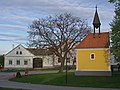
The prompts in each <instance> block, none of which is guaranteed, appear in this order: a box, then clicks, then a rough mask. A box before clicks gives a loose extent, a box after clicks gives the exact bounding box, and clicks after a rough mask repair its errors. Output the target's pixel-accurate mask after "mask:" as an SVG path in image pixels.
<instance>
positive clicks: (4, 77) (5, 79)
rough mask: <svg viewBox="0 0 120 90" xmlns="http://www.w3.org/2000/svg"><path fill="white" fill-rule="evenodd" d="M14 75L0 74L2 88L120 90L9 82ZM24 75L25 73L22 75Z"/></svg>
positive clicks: (34, 72) (33, 72)
mask: <svg viewBox="0 0 120 90" xmlns="http://www.w3.org/2000/svg"><path fill="white" fill-rule="evenodd" d="M57 72H58V71H52V72H51V71H41V72H40V71H39V72H38V71H32V72H30V74H39V73H40V74H42V73H57ZM13 74H14V73H5V72H0V87H7V88H15V89H28V90H120V89H109V88H83V87H67V86H51V85H38V84H30V83H19V82H12V81H8V79H9V78H12V77H13ZM22 74H23V73H22Z"/></svg>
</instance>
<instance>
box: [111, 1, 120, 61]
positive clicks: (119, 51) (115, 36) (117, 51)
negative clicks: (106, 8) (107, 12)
mask: <svg viewBox="0 0 120 90" xmlns="http://www.w3.org/2000/svg"><path fill="white" fill-rule="evenodd" d="M109 2H110V3H113V4H114V6H115V16H114V19H113V21H112V23H111V24H110V26H111V30H112V33H111V39H112V50H113V55H115V59H116V60H117V61H118V62H120V0H109Z"/></svg>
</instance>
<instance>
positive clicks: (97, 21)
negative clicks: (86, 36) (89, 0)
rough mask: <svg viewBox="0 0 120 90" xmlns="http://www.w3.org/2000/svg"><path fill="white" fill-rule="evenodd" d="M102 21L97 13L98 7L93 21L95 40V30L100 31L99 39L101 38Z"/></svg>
mask: <svg viewBox="0 0 120 90" xmlns="http://www.w3.org/2000/svg"><path fill="white" fill-rule="evenodd" d="M100 25H101V23H100V19H99V16H98V12H97V6H96V11H95V15H94V19H93V27H94V34H93V37H94V38H95V29H99V38H100Z"/></svg>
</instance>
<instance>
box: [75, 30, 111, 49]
mask: <svg viewBox="0 0 120 90" xmlns="http://www.w3.org/2000/svg"><path fill="white" fill-rule="evenodd" d="M79 48H109V32H104V33H100V38H99V34H98V33H95V38H94V37H93V33H90V34H88V35H87V36H86V37H85V38H84V39H83V40H82V41H81V42H80V44H78V45H77V46H76V47H75V49H79Z"/></svg>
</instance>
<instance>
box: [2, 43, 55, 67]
mask: <svg viewBox="0 0 120 90" xmlns="http://www.w3.org/2000/svg"><path fill="white" fill-rule="evenodd" d="M52 62H53V58H52V55H50V53H49V51H48V50H43V49H33V48H32V49H31V48H29V49H28V48H25V47H23V46H22V45H21V44H20V45H18V46H17V47H15V48H14V49H12V50H11V51H10V52H8V53H7V54H6V55H4V68H43V67H50V66H53V64H52Z"/></svg>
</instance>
